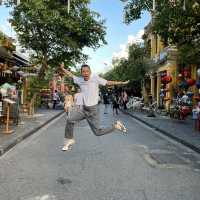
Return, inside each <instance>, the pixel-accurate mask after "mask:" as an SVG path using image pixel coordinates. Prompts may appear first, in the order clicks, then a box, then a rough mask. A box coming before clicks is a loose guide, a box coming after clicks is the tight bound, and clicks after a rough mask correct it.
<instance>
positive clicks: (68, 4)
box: [67, 0, 70, 14]
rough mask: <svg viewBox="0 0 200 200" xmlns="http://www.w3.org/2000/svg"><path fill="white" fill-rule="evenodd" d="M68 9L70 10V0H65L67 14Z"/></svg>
mask: <svg viewBox="0 0 200 200" xmlns="http://www.w3.org/2000/svg"><path fill="white" fill-rule="evenodd" d="M69 11H70V0H67V12H68V14H69Z"/></svg>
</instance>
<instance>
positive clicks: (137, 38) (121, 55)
mask: <svg viewBox="0 0 200 200" xmlns="http://www.w3.org/2000/svg"><path fill="white" fill-rule="evenodd" d="M143 34H144V30H140V31H139V32H138V33H137V34H136V35H128V40H127V42H126V44H121V45H120V50H119V51H118V52H114V53H113V57H112V59H113V60H120V59H128V48H129V46H130V45H132V44H139V43H142V42H143V39H142V35H143Z"/></svg>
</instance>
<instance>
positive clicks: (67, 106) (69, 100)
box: [64, 93, 74, 116]
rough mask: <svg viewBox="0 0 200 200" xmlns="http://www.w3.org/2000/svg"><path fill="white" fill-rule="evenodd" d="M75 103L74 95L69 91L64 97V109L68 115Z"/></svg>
mask: <svg viewBox="0 0 200 200" xmlns="http://www.w3.org/2000/svg"><path fill="white" fill-rule="evenodd" d="M73 105H74V99H73V96H72V95H71V94H69V93H67V94H66V95H65V98H64V110H65V112H66V113H67V115H68V116H69V115H70V112H71V110H72V106H73Z"/></svg>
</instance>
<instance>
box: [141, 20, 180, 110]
mask: <svg viewBox="0 0 200 200" xmlns="http://www.w3.org/2000/svg"><path fill="white" fill-rule="evenodd" d="M144 38H145V46H146V48H147V49H148V52H149V57H150V58H151V60H152V61H153V65H154V67H153V68H152V69H150V71H149V72H148V73H147V75H146V77H145V81H144V88H143V94H144V96H149V97H151V98H152V99H153V101H156V102H157V103H158V105H159V106H165V108H168V107H169V104H170V102H171V100H172V97H173V88H174V87H173V86H174V85H176V80H177V79H176V77H177V49H176V47H175V46H166V45H164V44H163V42H162V41H161V38H160V37H159V36H158V35H156V34H153V33H152V32H151V23H150V24H149V25H148V26H147V27H145V34H144ZM163 76H168V77H171V78H172V80H171V82H170V83H168V84H162V81H161V79H162V78H163ZM163 94H164V96H163Z"/></svg>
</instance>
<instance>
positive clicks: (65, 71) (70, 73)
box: [59, 63, 74, 78]
mask: <svg viewBox="0 0 200 200" xmlns="http://www.w3.org/2000/svg"><path fill="white" fill-rule="evenodd" d="M59 70H60V71H61V73H62V75H64V76H68V77H69V78H73V77H74V75H73V74H72V72H70V71H68V70H67V69H65V68H64V64H63V63H62V64H61V65H60V68H59Z"/></svg>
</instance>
